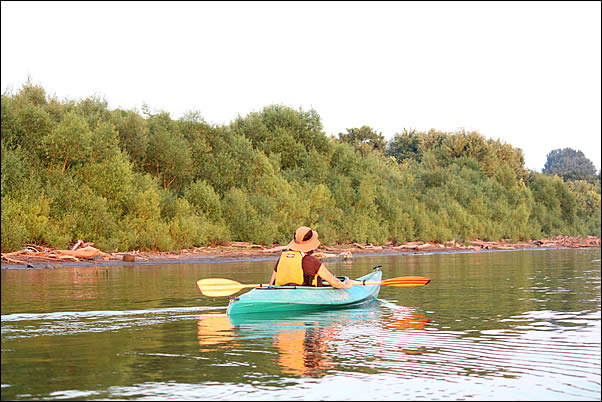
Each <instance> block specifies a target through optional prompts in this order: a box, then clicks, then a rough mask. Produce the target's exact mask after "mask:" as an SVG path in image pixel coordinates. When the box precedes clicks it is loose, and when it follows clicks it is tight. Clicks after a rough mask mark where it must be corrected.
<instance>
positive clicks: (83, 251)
mask: <svg viewBox="0 0 602 402" xmlns="http://www.w3.org/2000/svg"><path fill="white" fill-rule="evenodd" d="M54 253H58V254H62V255H70V256H72V257H76V258H92V257H96V256H99V255H100V256H102V257H105V258H110V257H111V256H110V254H107V253H104V252H102V251H100V250H99V249H97V248H94V247H91V246H88V247H83V248H80V249H77V250H55V251H54Z"/></svg>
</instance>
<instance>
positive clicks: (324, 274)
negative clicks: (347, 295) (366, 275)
mask: <svg viewBox="0 0 602 402" xmlns="http://www.w3.org/2000/svg"><path fill="white" fill-rule="evenodd" d="M318 275H320V278H322V279H324V280H325V281H326V282H328V283H329V284H330V286H332V287H333V288H337V289H349V288H350V287H351V286H352V282H351V280H350V279H347V280H346V281H345V282H341V281H340V280H339V278H337V277H336V276H334V275H333V274H331V273H330V271H329V270H328V269H326V267H325V266H324V264H322V265H320V269H319V270H318Z"/></svg>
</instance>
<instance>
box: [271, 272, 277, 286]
mask: <svg viewBox="0 0 602 402" xmlns="http://www.w3.org/2000/svg"><path fill="white" fill-rule="evenodd" d="M274 283H276V271H272V278H271V279H270V286H274Z"/></svg>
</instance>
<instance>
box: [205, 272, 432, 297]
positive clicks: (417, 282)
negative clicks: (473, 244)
mask: <svg viewBox="0 0 602 402" xmlns="http://www.w3.org/2000/svg"><path fill="white" fill-rule="evenodd" d="M430 281H431V280H430V279H429V278H425V277H422V276H404V277H399V278H391V279H387V280H384V281H352V284H353V285H386V286H399V287H406V286H424V285H426V284H428V283H429V282H430ZM196 286H197V288H198V289H199V291H200V292H201V293H202V294H204V295H205V296H211V297H219V296H230V295H232V294H234V293H236V292H238V291H240V290H242V289H245V288H261V287H268V285H267V284H262V283H256V284H253V285H245V284H242V283H239V282H236V281H233V280H231V279H223V278H207V279H200V280H198V281H197V282H196Z"/></svg>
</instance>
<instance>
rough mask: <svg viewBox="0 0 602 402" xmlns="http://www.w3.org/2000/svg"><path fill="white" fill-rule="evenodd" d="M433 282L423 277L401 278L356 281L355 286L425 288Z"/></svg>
mask: <svg viewBox="0 0 602 402" xmlns="http://www.w3.org/2000/svg"><path fill="white" fill-rule="evenodd" d="M430 281H431V280H430V279H429V278H425V277H423V276H402V277H399V278H391V279H386V280H384V281H365V282H364V281H354V282H353V284H354V285H386V286H398V287H404V286H424V285H426V284H428V283H429V282H430Z"/></svg>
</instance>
